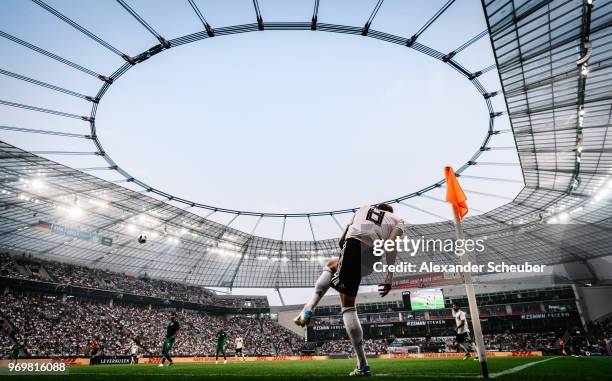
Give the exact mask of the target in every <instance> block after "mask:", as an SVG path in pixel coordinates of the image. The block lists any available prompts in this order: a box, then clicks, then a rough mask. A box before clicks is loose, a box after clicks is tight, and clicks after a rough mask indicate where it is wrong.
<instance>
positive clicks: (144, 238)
mask: <svg viewBox="0 0 612 381" xmlns="http://www.w3.org/2000/svg"><path fill="white" fill-rule="evenodd" d="M145 242H147V235H146V234H141V235H139V236H138V243H145Z"/></svg>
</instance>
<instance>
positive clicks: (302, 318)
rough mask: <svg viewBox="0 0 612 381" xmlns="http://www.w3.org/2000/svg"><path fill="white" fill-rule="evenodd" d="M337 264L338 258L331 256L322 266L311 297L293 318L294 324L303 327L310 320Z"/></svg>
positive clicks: (325, 291) (327, 288)
mask: <svg viewBox="0 0 612 381" xmlns="http://www.w3.org/2000/svg"><path fill="white" fill-rule="evenodd" d="M337 264H338V258H333V259H331V260H330V261H329V262H327V264H326V265H325V267H323V272H321V275H319V279H317V281H316V282H315V286H314V293H313V295H312V298H311V299H310V301H309V302H308V303H306V304H305V305H304V308H302V312H300V314H299V315H298V316H297V317H296V318H295V319H293V322H294V323H295V324H297V325H299V326H300V327H305V326H306V325H307V324H308V322H310V319H312V315H313V313H314V309H315V308H316V307H317V305H318V304H319V302H320V301H321V298H323V296H324V295H325V293H327V290H329V286H330V284H331V280H332V277H333V275H334V272H335V271H336V266H337Z"/></svg>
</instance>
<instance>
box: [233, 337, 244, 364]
mask: <svg viewBox="0 0 612 381" xmlns="http://www.w3.org/2000/svg"><path fill="white" fill-rule="evenodd" d="M235 344H236V352H235V354H234V356H235V357H236V358H238V354H240V356H242V361H245V359H244V352H243V351H242V349H243V348H244V340H243V339H242V337H241V336H238V337H237V338H236V340H235Z"/></svg>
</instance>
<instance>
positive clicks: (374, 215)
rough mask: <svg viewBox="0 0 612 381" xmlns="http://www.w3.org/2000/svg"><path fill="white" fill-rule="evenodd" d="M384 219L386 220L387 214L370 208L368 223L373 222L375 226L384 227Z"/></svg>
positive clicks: (367, 217)
mask: <svg viewBox="0 0 612 381" xmlns="http://www.w3.org/2000/svg"><path fill="white" fill-rule="evenodd" d="M383 218H385V212H384V211H382V210H381V211H376V209H374V208H370V209H368V214H367V216H366V220H367V221H372V222H374V224H376V225H378V226H380V225H382V222H383Z"/></svg>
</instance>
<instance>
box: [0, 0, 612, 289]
mask: <svg viewBox="0 0 612 381" xmlns="http://www.w3.org/2000/svg"><path fill="white" fill-rule="evenodd" d="M35 2H36V3H37V4H39V5H40V6H42V7H43V8H44V9H46V10H47V11H49V12H51V13H53V14H54V15H56V16H57V17H58V18H60V19H61V20H62V21H64V22H67V23H69V24H70V25H72V26H73V27H74V28H76V29H77V30H78V31H80V32H82V33H85V34H86V35H87V36H89V37H91V38H92V39H94V40H96V41H97V42H98V43H100V44H101V45H103V46H105V47H106V48H108V49H111V48H112V46H106V45H107V43H106V42H104V41H103V40H101V39H100V40H99V41H98V39H99V37H97V36H95V35H91V36H90V35H89V34H88V33H90V32H88V31H87V30H86V29H84V28H83V27H81V26H80V25H78V24H76V23H75V22H74V21H72V20H70V19H68V18H66V16H64V15H63V14H61V13H59V12H58V11H56V10H54V9H53V8H51V7H49V6H48V5H46V4H45V3H43V2H42V1H35ZM120 3H121V4H122V5H123V6H124V8H125V9H126V10H127V11H128V12H129V13H130V14H131V15H132V16H134V17H135V18H136V19H137V20H138V21H139V22H140V23H141V24H142V25H143V26H144V27H145V28H146V29H147V30H148V31H149V32H151V33H152V34H153V35H154V36H155V37H156V38H157V39H158V40H159V42H160V43H159V45H156V46H155V47H153V48H151V49H148V50H146V51H144V52H143V53H141V54H139V55H136V56H134V57H127V56H126V57H123V59H125V61H126V62H125V63H124V64H123V65H122V66H121V67H120V68H118V69H117V71H116V72H115V73H114V74H112V75H110V76H108V77H101V78H100V79H101V80H102V83H103V85H102V87H101V89H100V91H99V92H98V94H97V95H96V96H95V97H90V98H89V99H87V101H90V102H91V103H92V111H91V115H89V116H84V117H81V116H79V115H74V114H67V113H63V112H61V111H57V110H50V109H42V108H38V107H34V106H30V105H25V104H17V103H15V102H8V101H0V102H1V103H2V104H4V105H7V106H12V107H18V108H27V109H30V110H33V111H40V112H44V113H49V112H50V113H55V114H57V113H59V114H60V115H61V116H65V117H68V118H73V119H77V118H80V119H83V120H84V121H85V122H87V123H89V125H90V128H91V133H90V134H88V135H78V134H69V133H60V132H55V131H52V130H48V129H40V130H32V129H23V128H19V127H9V126H2V129H4V130H12V131H21V132H24V133H32V134H53V135H57V136H61V137H64V138H67V139H70V138H77V139H78V138H85V139H87V140H89V141H91V142H93V143H94V145H95V152H93V153H92V154H93V156H96V157H98V158H101V159H103V160H105V161H106V162H107V164H108V166H107V167H105V168H106V169H109V170H111V171H116V172H117V173H119V174H120V175H121V176H122V177H123V178H122V179H119V180H116V181H108V180H103V179H100V178H97V177H95V176H92V175H90V174H88V173H87V171H79V170H76V169H71V168H68V167H66V166H64V165H61V164H58V163H55V162H52V161H50V160H48V159H45V158H43V157H41V156H40V154H43V153H45V152H34V153H32V152H26V151H23V150H20V149H18V148H16V147H13V146H10V145H8V144H6V143H3V144H2V145H1V147H0V155H1V156H2V161H1V162H0V176H2V180H1V183H0V184H1V187H2V190H1V194H0V201H1V202H2V206H3V207H4V209H3V211H2V213H1V219H0V221H1V222H0V248H4V249H8V250H14V251H16V252H31V253H34V254H40V255H45V256H48V257H53V258H55V259H58V260H63V261H72V262H78V263H81V264H85V265H89V266H96V267H102V268H108V269H110V270H114V271H127V272H130V273H142V272H145V271H146V272H147V273H148V274H149V275H150V276H156V277H162V278H166V279H173V280H178V281H185V282H189V283H195V284H200V285H205V286H219V287H279V288H284V287H307V286H311V285H312V282H313V281H314V279H315V278H316V276H317V275H318V273H319V272H320V267H321V263H322V262H324V261H325V260H326V259H327V258H330V257H332V256H335V255H336V254H337V253H338V248H337V242H336V240H335V239H329V240H321V239H317V237H316V235H315V229H313V220H314V218H315V217H326V218H332V219H333V220H334V221H336V223H337V220H336V218H335V216H336V215H337V214H347V213H350V212H351V211H352V209H348V210H338V211H325V212H320V213H318V212H315V213H296V214H292V215H283V214H281V215H274V214H269V213H259V212H249V211H238V210H230V209H226V210H220V209H219V208H216V207H214V206H208V205H205V204H198V203H196V202H193V201H190V200H182V199H180V198H179V197H176V196H174V195H170V194H167V193H164V192H163V191H161V190H158V189H156V188H154V187H152V186H149V185H147V184H145V183H143V182H141V181H139V180H138V179H135V178H133V177H132V176H131V175H130V174H129V173H127V172H126V171H124V170H122V169H121V167H120V166H119V165H117V164H116V163H115V162H114V161H113V160H112V158H111V157H110V156H109V155H108V154H107V153H105V152H104V150H103V147H102V146H101V144H100V143H99V141H98V140H97V139H96V135H95V132H96V130H95V112H96V108H97V104H98V102H99V101H100V99H101V98H102V96H103V95H104V93H105V92H106V90H107V89H108V88H109V86H111V85H112V83H113V82H114V81H115V80H117V79H118V78H119V77H120V76H121V75H122V74H123V73H125V72H126V71H127V70H129V69H131V68H132V67H137V64H138V62H142V61H143V60H146V59H149V58H151V57H152V56H154V55H155V54H158V53H161V52H164V51H165V50H168V49H169V47H170V46H177V45H180V44H184V43H189V42H191V41H195V40H198V39H204V38H211V37H212V38H214V37H215V36H220V35H223V34H230V33H243V32H250V31H258V30H275V29H276V30H278V29H280V30H296V29H304V30H310V29H311V28H314V29H317V30H323V31H330V32H338V33H349V34H357V35H359V34H361V35H364V36H368V37H373V38H377V39H380V40H383V41H387V42H391V43H395V44H399V45H405V46H407V47H410V48H412V49H415V50H417V51H420V52H421V53H424V54H427V55H429V56H431V57H432V58H434V59H438V60H440V61H443V62H445V63H447V64H448V65H450V66H451V67H452V68H453V69H454V70H456V71H457V72H458V73H459V75H462V76H464V77H465V78H466V80H469V81H471V82H472V84H473V85H474V86H475V87H476V88H477V89H478V90H479V91H480V92H481V94H482V95H483V99H484V102H486V103H487V105H488V108H489V111H490V124H489V128H488V130H487V133H486V136H485V139H484V142H483V144H482V145H481V147H480V149H479V150H478V152H477V153H476V154H475V155H474V156H473V157H472V158H471V160H469V161H468V162H467V163H466V164H465V165H464V166H463V167H461V168H459V169H458V171H457V172H458V173H459V174H461V175H462V176H461V177H462V178H464V179H466V178H471V179H473V180H477V181H483V182H494V183H496V184H498V185H499V186H503V184H505V183H507V182H509V181H513V180H509V179H503V178H494V177H479V176H472V175H469V173H468V172H467V171H468V170H469V169H472V168H476V167H479V166H486V165H497V164H498V165H504V163H491V162H486V161H482V160H481V157H480V156H481V155H484V154H486V153H488V152H492V151H496V150H504V149H514V148H516V149H517V152H518V155H519V158H520V165H521V169H522V171H523V176H524V188H523V190H522V191H521V192H520V193H519V194H518V195H517V196H516V197H515V198H514V199H512V200H511V201H509V202H508V203H507V204H506V205H504V206H502V207H499V208H496V209H494V210H492V211H489V212H487V213H484V214H481V215H479V216H476V217H471V218H468V220H467V221H466V225H467V227H466V232H467V233H468V235H472V236H483V235H484V236H487V238H488V243H487V252H486V255H484V256H483V258H484V259H485V260H505V261H507V262H517V263H518V262H521V261H524V260H527V259H529V260H530V261H532V262H534V263H546V264H552V263H563V262H572V261H584V260H585V259H590V258H596V257H601V256H605V255H608V252H607V247H606V246H607V244H606V241H605V240H604V239H601V237H603V235H605V234H608V233H609V231H610V229H609V228H607V227H605V224H606V223H609V219H610V216H611V212H612V211H611V210H610V203H609V200H608V199H607V198H606V195H607V192H608V191H607V189H609V186H608V185H609V182H608V181H609V180H608V177H609V174H610V171H611V170H612V166H611V164H612V163H611V161H612V158H611V155H610V149H611V148H612V147H611V146H610V144H611V143H610V140H609V138H608V137H607V132H608V128H609V126H610V122H611V118H612V102H611V99H612V98H611V96H612V94H611V91H612V83H611V82H612V76H611V71H612V69H611V67H612V66H611V65H610V62H612V60H611V58H610V54H611V53H610V52H612V49H611V46H612V33H611V32H610V25H611V23H612V2H604V1H600V2H595V6H593V5H592V4H590V3H589V1H536V0H532V1H512V0H510V1H504V0H500V1H485V2H484V4H483V6H484V11H485V15H486V19H487V23H488V30H487V31H485V32H483V33H480V34H479V35H477V36H475V37H474V38H472V39H470V40H469V41H467V42H466V43H465V44H464V45H462V46H460V47H458V48H457V49H455V50H453V51H451V52H446V53H442V52H438V51H436V50H435V49H432V48H430V47H428V46H426V45H422V44H421V43H420V42H419V37H420V35H421V34H422V33H424V32H425V31H426V29H427V28H428V27H430V26H431V25H432V24H433V23H435V22H436V21H437V20H438V19H439V17H440V15H442V14H443V13H444V12H445V11H446V10H447V9H448V8H449V7H450V6H451V5H452V3H453V1H452V0H451V1H448V2H447V3H445V4H444V5H443V7H442V8H441V9H440V10H439V12H437V13H436V14H434V15H433V16H432V17H431V19H430V20H428V21H427V22H425V23H424V25H423V27H422V28H421V29H419V31H418V32H416V33H415V34H414V35H412V36H410V37H399V36H393V35H390V34H386V33H383V32H379V31H376V30H374V29H373V28H370V26H371V23H372V21H373V19H374V17H376V14H377V12H378V9H379V8H380V7H381V6H382V3H383V2H382V1H378V3H377V4H376V8H375V9H374V10H373V12H372V14H371V15H370V18H369V19H368V21H367V22H366V24H365V26H359V27H348V26H342V25H332V24H320V23H318V21H317V11H318V3H319V2H318V1H316V2H315V8H314V15H313V16H312V22H307V23H295V22H293V23H266V22H264V21H263V17H262V16H261V13H260V10H259V7H258V6H257V1H255V2H254V4H255V10H256V16H257V17H256V20H257V22H256V23H253V24H246V25H239V26H233V27H224V28H217V29H214V30H213V29H212V28H211V27H210V25H209V24H208V23H207V22H206V20H205V19H204V18H203V16H202V13H201V11H199V10H198V8H197V6H195V3H193V2H190V4H192V6H193V10H194V12H195V14H196V15H197V16H198V17H199V18H200V19H201V21H202V22H203V25H204V30H203V31H201V32H196V33H193V34H190V35H187V36H183V37H179V38H176V39H172V40H166V39H165V38H163V37H162V36H161V35H159V34H158V33H157V32H156V31H155V30H154V29H153V28H152V27H151V26H150V25H148V24H147V22H146V21H144V20H143V19H142V17H140V16H139V15H138V13H137V12H136V11H135V10H134V9H132V8H130V7H129V5H127V4H126V3H125V2H123V1H120ZM0 35H1V36H2V37H5V38H7V39H10V40H11V41H14V42H16V43H18V44H20V45H23V46H25V47H27V48H30V49H33V50H35V51H37V52H38V53H42V54H45V55H48V54H46V53H50V52H47V51H41V48H38V47H36V46H33V45H30V44H29V43H27V42H25V41H23V40H20V39H18V38H17V37H15V36H11V35H9V34H7V33H4V32H0ZM485 36H488V37H489V38H490V40H491V44H492V47H493V50H494V53H495V58H496V63H495V65H488V66H486V67H483V68H482V69H480V70H477V71H470V70H468V69H466V68H464V67H463V66H462V65H461V64H460V63H459V62H458V61H457V57H456V56H457V55H458V54H459V53H460V52H461V51H462V50H463V49H465V48H466V47H468V46H469V45H470V44H472V43H474V42H476V41H478V40H479V39H482V38H484V37H485ZM168 44H169V45H168ZM111 50H112V49H111ZM116 53H117V54H119V55H121V56H123V53H121V52H116ZM50 54H51V55H53V54H52V53H50ZM164 54H165V53H164ZM51 58H54V59H58V58H59V59H61V57H57V56H55V57H51ZM64 63H66V64H68V65H70V66H73V63H72V62H70V61H68V62H64ZM77 66H78V65H77ZM73 67H74V66H73ZM77 69H78V70H81V69H85V68H82V67H80V68H77ZM85 70H87V69H85ZM496 71H497V72H498V73H499V78H500V81H501V84H502V88H503V96H505V101H506V104H507V111H508V115H509V118H510V122H511V125H512V129H511V130H499V129H495V123H494V122H495V119H496V118H498V117H499V116H500V115H501V112H500V111H498V110H495V109H494V108H493V106H492V104H491V99H492V98H495V97H501V96H502V94H501V93H496V92H495V91H493V92H491V91H488V90H487V89H485V88H484V87H483V86H482V84H481V83H480V82H479V78H480V76H481V75H482V74H484V73H487V72H489V75H490V74H494V73H495V72H496ZM2 74H4V75H10V76H13V77H15V76H17V77H21V78H19V79H22V80H25V81H28V82H31V83H34V84H36V85H40V86H45V87H48V86H51V87H52V89H53V90H56V91H60V92H64V93H65V92H66V91H69V90H66V89H64V88H59V87H54V86H53V85H49V84H47V83H43V82H40V81H37V80H34V79H32V78H27V77H23V76H20V75H19V74H17V73H9V72H6V71H3V72H2ZM92 75H94V76H97V75H98V74H97V73H92ZM32 81H34V82H32ZM53 87H54V88H53ZM72 95H74V96H79V97H82V98H86V97H85V96H81V94H72ZM510 133H512V134H513V136H514V139H515V142H516V147H499V146H494V145H491V144H490V141H491V140H492V139H494V138H495V137H496V136H498V135H501V134H510ZM52 152H53V151H47V152H46V153H52ZM65 153H71V154H75V155H80V154H83V155H87V154H88V153H86V152H65ZM125 185H129V186H131V187H133V186H134V185H136V186H137V187H136V188H134V189H140V190H134V189H128V188H126V187H125ZM443 188H444V183H443V181H440V182H437V183H435V184H432V185H431V186H430V187H427V188H425V189H421V190H418V191H415V192H412V193H409V194H407V195H405V196H402V197H400V198H398V199H394V200H390V201H391V202H393V203H403V202H404V200H406V199H407V198H415V199H417V200H420V199H426V198H427V199H429V200H434V201H438V202H443V200H441V199H440V197H439V196H437V195H436V193H433V192H438V194H440V193H441V192H442V191H443ZM430 192H432V193H430ZM471 192H472V193H475V194H478V192H477V191H471ZM484 196H487V195H486V194H485V195H484ZM488 196H495V195H490V194H489V195H488ZM404 205H406V204H404ZM193 207H195V208H200V209H210V213H228V214H232V215H233V216H234V217H232V219H231V220H230V221H229V223H226V224H221V223H217V222H214V221H212V220H210V219H209V218H207V216H208V215H204V216H201V215H198V214H195V213H192V211H191V210H190V209H191V208H193ZM413 208H416V209H418V210H422V209H420V208H419V207H417V206H413ZM245 215H251V216H253V217H255V218H256V221H255V223H254V226H253V228H252V229H251V230H249V231H248V232H245V231H241V230H239V229H236V228H233V227H232V226H231V225H232V222H233V221H234V220H235V219H236V218H239V217H242V216H245ZM267 218H281V219H283V221H286V220H287V218H299V219H303V220H304V221H306V222H307V225H306V226H309V228H310V230H311V233H312V238H313V239H312V240H311V241H289V240H285V239H284V226H285V223H284V222H283V224H282V226H283V228H282V229H283V230H282V231H281V234H280V235H279V239H271V238H264V237H260V236H257V234H256V229H257V226H258V225H259V223H260V222H261V221H262V220H263V219H267ZM568 220H571V221H574V222H577V223H587V222H588V223H600V225H601V226H599V227H598V228H596V229H595V230H593V228H592V227H583V228H580V227H576V226H575V225H572V226H573V229H572V230H571V231H569V232H568V229H567V228H563V225H561V228H558V226H556V225H551V224H544V223H543V222H567V221H568ZM49 224H55V225H54V226H51V225H49ZM602 224H603V225H602ZM338 225H340V224H339V223H338ZM602 226H603V227H602ZM410 229H411V231H410V234H409V235H411V236H416V237H419V236H422V235H423V236H426V237H428V238H451V237H452V236H453V227H452V225H451V224H450V222H448V221H444V222H440V223H433V224H423V225H413V226H411V227H410ZM556 229H557V230H556ZM49 231H50V232H51V233H49ZM143 231H145V232H147V234H148V236H149V242H147V243H146V244H145V245H141V244H139V243H138V242H137V241H136V239H135V236H137V235H138V234H139V233H140V232H143ZM106 239H111V240H112V243H111V245H110V246H108V245H106V244H107V243H109V242H108V241H107V240H106ZM569 240H571V242H572V244H568V242H569ZM608 242H609V241H608ZM105 243H106V244H105ZM400 259H404V260H410V258H409V257H407V256H406V257H402V255H401V256H400ZM432 260H433V261H435V262H439V263H441V262H449V261H454V260H456V258H452V257H451V258H449V257H448V255H444V254H441V253H438V254H436V255H434V256H433V257H432ZM378 281H379V279H377V276H370V277H368V278H367V279H366V283H367V284H375V283H377V282H378Z"/></svg>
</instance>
